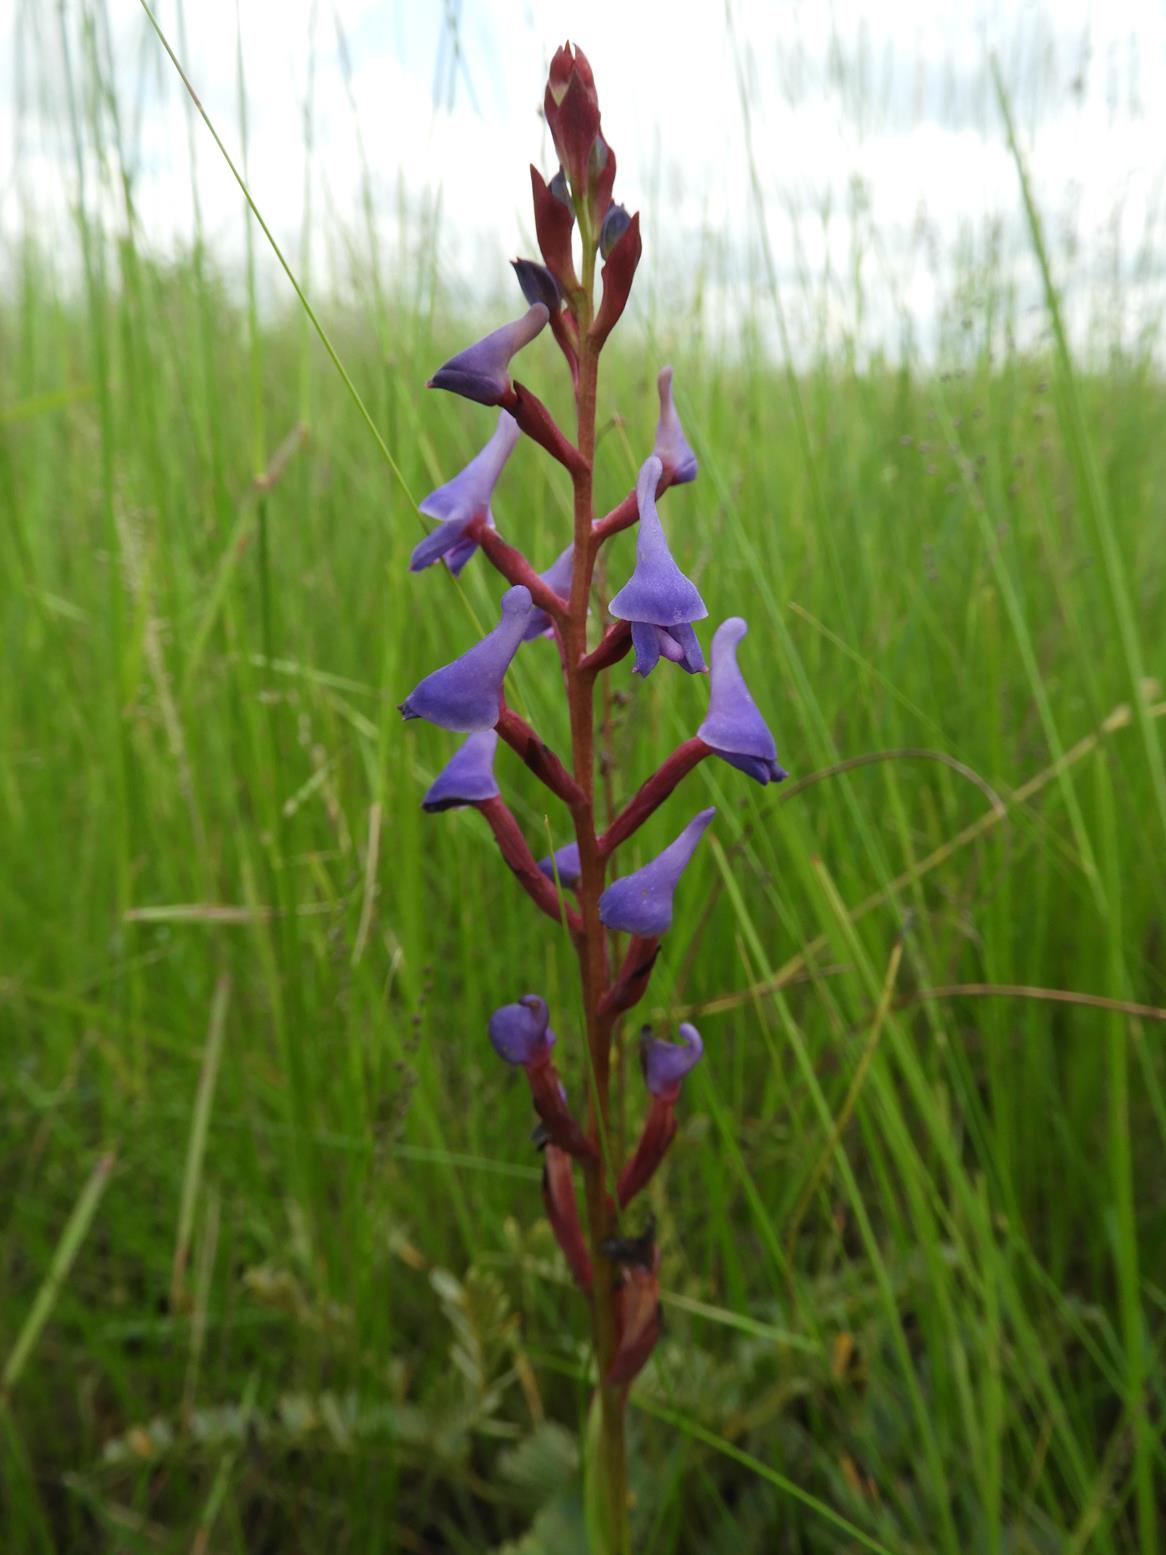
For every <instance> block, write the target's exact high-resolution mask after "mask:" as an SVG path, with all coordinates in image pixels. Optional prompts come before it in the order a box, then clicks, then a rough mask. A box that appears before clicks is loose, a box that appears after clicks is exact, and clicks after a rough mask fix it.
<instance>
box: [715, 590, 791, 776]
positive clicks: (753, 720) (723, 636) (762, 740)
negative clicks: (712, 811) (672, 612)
mask: <svg viewBox="0 0 1166 1555" xmlns="http://www.w3.org/2000/svg"><path fill="white" fill-rule="evenodd" d="M748 630H749V628H748V626H747V625H746V624H745V622H744V621H743V620H742V619H741V617H740V616H730V617H729V619H728V620H727V621H722V622H721V624H720V626H718V627H717V629H716V631H715V632H714V633H713V645H712V661H713V668H712V674H711V676H710V678H709V708H708V712H707V713H706V714H705V720H704V723H702V724H701V726H700V728H699V729H698V730H697V731H696V732H697V735H698V736H699V737H700V739H702V740H703V741H704V743H705V744H706V745H707V746H709V747H710V749H712V750H713V751H715V752H716V754H717V755H718V756H719V757H720V758H721V760H722V761H727V762H728V763H729V765H730V766H731V767H736V768H738V770H739V771H741V772H744V773H746V774H747V775H748V776H749V777H751V778H755V779H756V780H757V782H758V783H762V784H765V783H780V782H781V780H782V778H784V777H788V776H789V774H788V773H787V772H786V770H785V768H784V767H782V766H779V765H778V760H777V746H776V745H775V744H774V743H773V735H772V734H770V732H769V726H768V724H767V723H766V722H765V719H764V718H762V716H761V714H760V713H759V712H758V711H757V704H756V702H754V700H753V698H752V697H751V696H750V695H749V688H748V686H746V684H745V680H744V677H743V676H742V674H741V671H740V670H739V669H738V668H737V644H738V643H739V642H740V641H741V639H742V637H744V635H745V633H746V632H747V631H748Z"/></svg>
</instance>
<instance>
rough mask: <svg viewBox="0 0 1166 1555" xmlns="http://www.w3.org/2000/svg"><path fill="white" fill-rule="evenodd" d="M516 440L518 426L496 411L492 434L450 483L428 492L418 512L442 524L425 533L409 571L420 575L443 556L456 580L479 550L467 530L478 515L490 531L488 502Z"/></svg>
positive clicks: (512, 418)
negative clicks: (467, 537) (423, 569)
mask: <svg viewBox="0 0 1166 1555" xmlns="http://www.w3.org/2000/svg"><path fill="white" fill-rule="evenodd" d="M517 441H518V423H517V421H515V419H514V417H513V416H512V415H510V413H509V412H508V411H505V410H501V411H499V412H498V425H497V426H496V427H495V429H494V435H493V437H491V439H490V441H489V442H488V443H487V444H486V446H485V447H484V448H482V449H481V450H480V451H479V452H478V453H476V454H475V455H474V457H473V458H472V459H471V460H470V462H469V464H467V465H466V467H465V469H464V470H462V471H461V473H460V474H458V475H455V476H454V478H453V480H451V481H446V483H445V485H444V486H439V487H438V488H437V490H436V491H431V492H430V493H429V495H428V496H427V497H426V498H425V500H424V502H422V503H420V504H419V511H420V512H422V513H424V514H425V516H426V517H427V518H438V519H440V520H441V523H440V524H439V525H438V527H437V528H436V529H434V530H432V531H431V533H429V534H427V535H426V536H425V538H424V540H422V541H421V543H420V544H419V545H418V546H417V547H416V548H415V549H414V551H413V555H412V556H411V557H410V558H409V571H410V572H420V571H421V570H422V568H424V567H430V566H432V565H433V563H434V562H435V561H440V560H441V559H442V558H443V557H444V559H445V564H446V566H447V567H448V568H449V570H450V571H451V572H452V573H453V574H454V576H455V577H456V576H457V574H458V573H459V572H460V571H461V570H462V568H463V567H464V566H465V564H466V562H467V561H469V559H470V557H471V556H472V555H473V554H474V552H475V551H476V550H477V548H478V543H477V541H476V540H467V539H466V537H465V533H466V530H467V529H468V528H469V526H470V524H472V523H473V521H474V519H475V518H477V517H478V515H479V514H481V513H484V514H485V515H486V522H487V523H488V524H489V525H490V527H491V529H492V528H493V527H494V517H493V514H492V513H491V512H490V499H491V497H492V496H493V494H494V487H495V485H496V484H497V482H498V477H499V476H500V475H501V473H502V467H503V465H505V463H506V461H507V459H509V457H510V454H511V451H512V450H513V448H514V445H515V443H517Z"/></svg>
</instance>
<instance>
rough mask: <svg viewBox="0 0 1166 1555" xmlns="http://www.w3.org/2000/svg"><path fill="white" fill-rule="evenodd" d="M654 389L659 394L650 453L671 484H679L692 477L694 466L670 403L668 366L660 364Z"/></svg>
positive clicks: (695, 467) (681, 429) (670, 378)
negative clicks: (653, 438)
mask: <svg viewBox="0 0 1166 1555" xmlns="http://www.w3.org/2000/svg"><path fill="white" fill-rule="evenodd" d="M656 388H657V390H658V391H659V394H660V419H659V421H657V423H656V446H655V447H654V448H653V449H652V452H653V453H654V454H655V455H656V457H657V459H659V461H660V463H661V464H662V465H663V466H664V469H665V471H666V472H667V475H668V478H669V480H670V481H671V482H672V484H673V485H674V486H682V485H683V484H684V483H685V481H694V480H695V479H696V472H697V468H698V466H697V462H696V455H695V454H694V453H693V451H692V449H691V448H690V447H689V446H688V439H687V438H686V437H685V435H684V428H683V427H682V426H681V425H680V417H679V416H678V415H677V414H676V406H675V405H674V404H673V403H672V369H671V367H661V369H660V376H659V377H658V378H657V379H656Z"/></svg>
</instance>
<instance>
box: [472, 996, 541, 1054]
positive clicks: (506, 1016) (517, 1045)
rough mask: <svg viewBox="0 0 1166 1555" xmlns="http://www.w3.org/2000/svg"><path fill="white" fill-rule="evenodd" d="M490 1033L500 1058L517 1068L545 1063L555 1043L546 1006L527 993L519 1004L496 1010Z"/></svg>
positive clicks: (491, 1020)
mask: <svg viewBox="0 0 1166 1555" xmlns="http://www.w3.org/2000/svg"><path fill="white" fill-rule="evenodd" d="M487 1030H488V1031H489V1034H490V1041H491V1042H492V1043H493V1046H494V1051H495V1052H496V1053H497V1054H498V1057H499V1058H501V1059H503V1060H504V1061H505V1062H506V1063H508V1064H514V1065H515V1067H518V1066H521V1067H522V1068H529V1067H530V1066H531V1065H532V1064H533V1065H540V1064H543V1063H545V1062H546V1061H547V1059H548V1058H549V1057H550V1052H551V1049H552V1048H553V1047H554V1045H555V1040H556V1039H555V1034H554V1032H553V1031H552V1030H551V1027H550V1016H549V1014H548V1012H547V1002H546V1000H545V999H540V998H539V996H538V994H536V993H528V994H526V995H525V996H524V997H523V998H521V999H519V1000H518V1002H517V1003H516V1004H504V1005H503V1006H502V1007H501V1009H498V1010H495V1011H494V1013H493V1015H491V1017H490V1024H489V1026H488V1027H487Z"/></svg>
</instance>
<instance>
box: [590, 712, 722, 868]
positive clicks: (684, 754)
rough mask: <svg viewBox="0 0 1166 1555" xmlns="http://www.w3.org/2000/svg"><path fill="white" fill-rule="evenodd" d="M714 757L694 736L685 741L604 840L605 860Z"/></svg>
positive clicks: (600, 841)
mask: <svg viewBox="0 0 1166 1555" xmlns="http://www.w3.org/2000/svg"><path fill="white" fill-rule="evenodd" d="M710 754H711V751H710V748H709V746H707V745H706V744H705V743H704V741H703V740H702V739H701V738H700V736H699V735H695V734H694V735H693V737H692V738H691V739H690V740H685V742H684V744H683V745H678V746H677V747H676V749H675V750H674V751H673V752H672V754H671V756H669V757H668V759H667V761H665V762H664V763H663V765H662V766H660V767H658V768H657V769H656V771H655V772H653V773H652V776H651V777H650V778H649V779H648V781H647V782H646V783H644V784H643V786H642V787H641V788H640V790H639V792H638V793H637V794H636V796H635V798H634V799H630V800H629V801H628V803H627V804H626V805H625V806H624V807H623V809H622V810H621V811H620V812H619V814H618V815H617V816H616V818H615V820H614V821H612V823H611V825H610V826H609V827H608V828H607V830H606V831H605V832H604V834H603V836H602V837H600V839H599V851H600V853H601V854H602V855H603V857H604V858H608V857H610V855H611V854H612V853H614V852H615V850H616V848H618V847H619V845H620V843H621V842H626V841H627V839H628V838H629V837H630V836H631V835H632V833H633V832H634V831H635V830H636V829H637V828H638V827H640V826H642V825H643V824H644V822H645V821H646V820H647V819H648V817H649V816H650V815H651V814H652V812H653V811H654V810H657V809H659V807H660V806H661V805H662V804H663V803H664V801H665V799H667V798H668V795H669V794H670V793H671V792H672V790H673V789H674V788H675V787H676V785H677V784H678V783H679V782H680V781H681V779H682V778H685V777H687V776H688V774H689V773H690V772H691V771H692V769H693V767H695V766H698V765H699V764H700V763H701V762H702V761H703V760H704V758H705V757H706V756H708V755H710Z"/></svg>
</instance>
